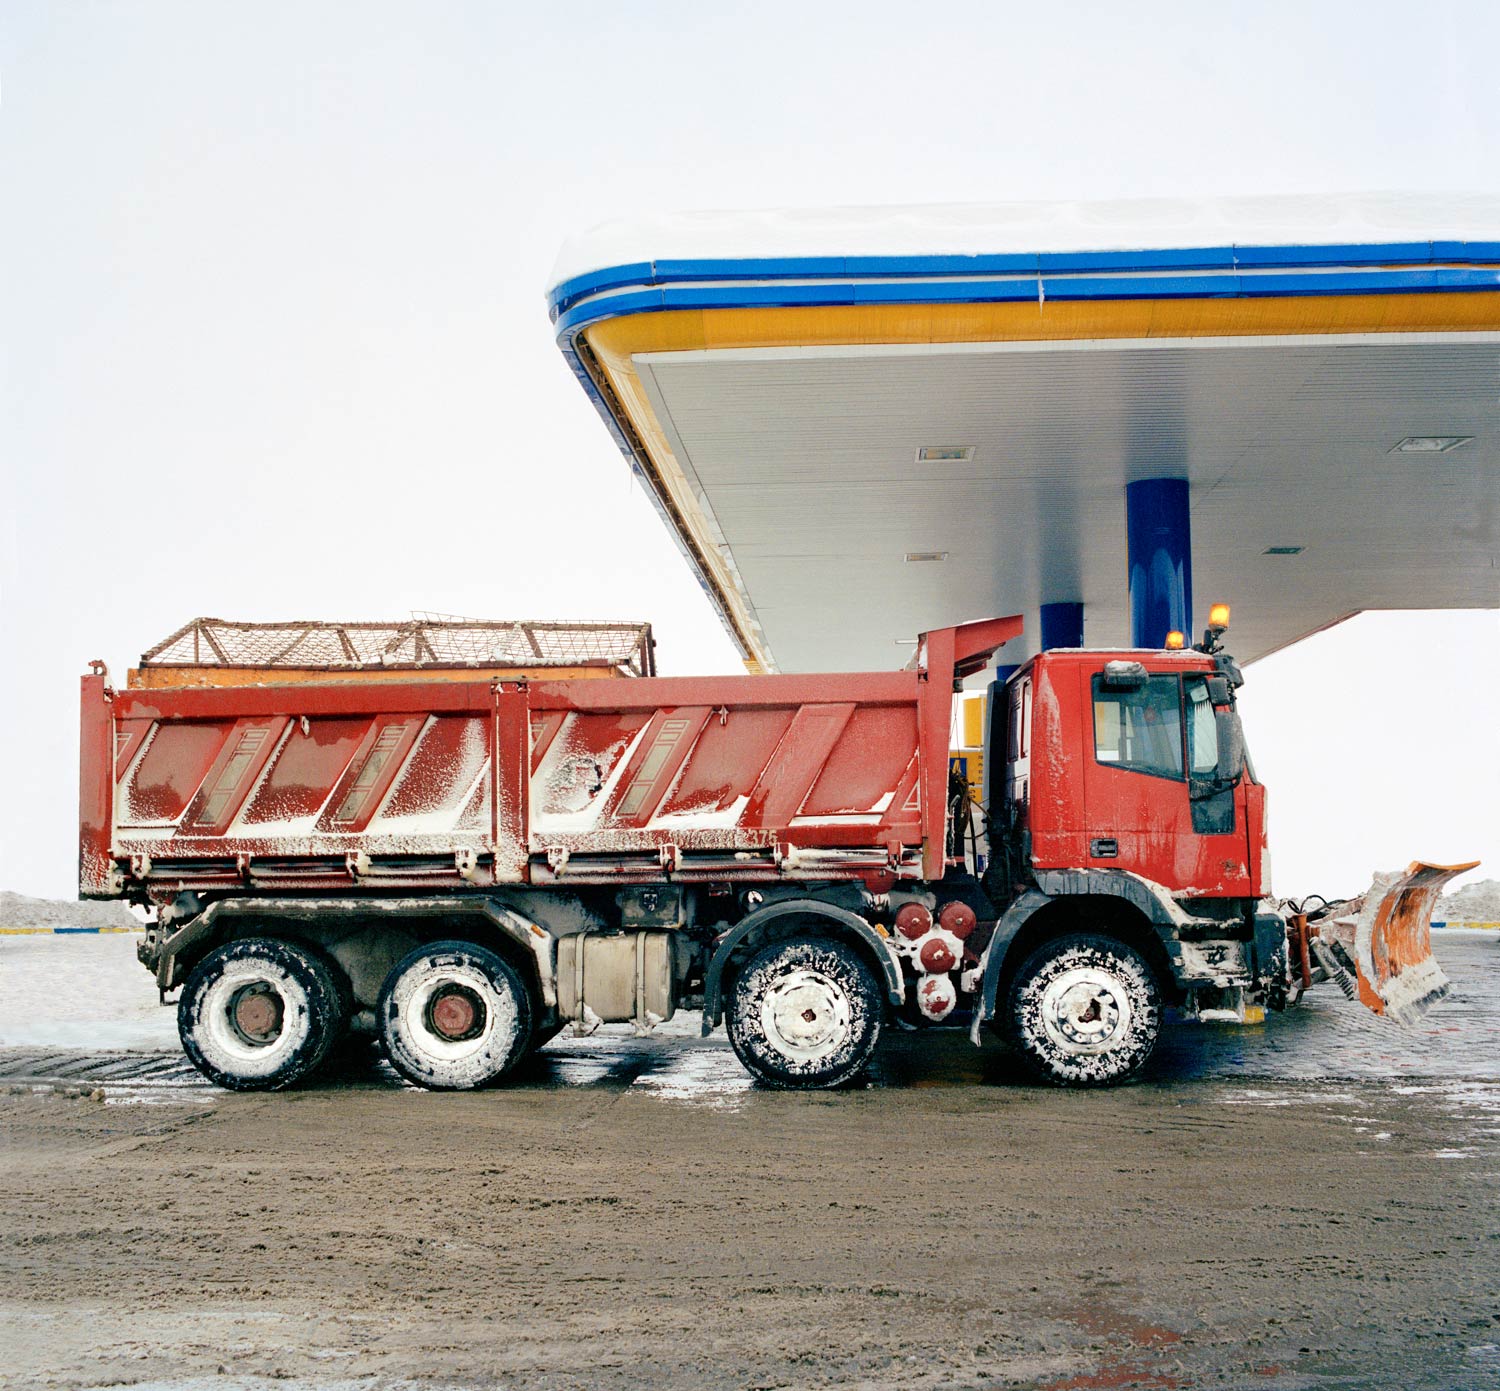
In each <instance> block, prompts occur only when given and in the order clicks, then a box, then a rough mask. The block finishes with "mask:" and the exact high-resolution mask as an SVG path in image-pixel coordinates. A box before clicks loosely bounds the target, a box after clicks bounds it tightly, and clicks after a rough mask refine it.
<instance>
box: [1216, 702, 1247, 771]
mask: <svg viewBox="0 0 1500 1391" xmlns="http://www.w3.org/2000/svg"><path fill="white" fill-rule="evenodd" d="M1214 733H1215V735H1216V736H1217V738H1218V742H1219V766H1218V768H1217V769H1216V770H1215V771H1216V776H1217V777H1218V779H1219V781H1220V782H1222V783H1235V782H1238V781H1239V780H1240V774H1241V773H1243V772H1244V771H1245V730H1244V726H1243V725H1241V724H1240V717H1239V715H1238V714H1237V713H1236V712H1235V711H1233V710H1216V711H1214Z"/></svg>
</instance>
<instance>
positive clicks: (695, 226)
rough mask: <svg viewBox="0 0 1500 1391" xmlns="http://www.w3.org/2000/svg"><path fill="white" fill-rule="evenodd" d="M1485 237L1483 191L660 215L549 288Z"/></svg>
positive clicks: (612, 233) (568, 256)
mask: <svg viewBox="0 0 1500 1391" xmlns="http://www.w3.org/2000/svg"><path fill="white" fill-rule="evenodd" d="M1496 238H1500V197H1497V196H1495V195H1493V194H1483V193H1442V194H1438V193H1397V192H1388V193H1350V194H1328V195H1306V194H1296V195H1290V194H1289V195H1281V196H1274V197H1254V198H1248V197H1247V198H1191V199H1190V198H1133V199H1115V200H1110V201H1105V202H1060V203H976V204H959V203H949V204H932V205H928V206H912V207H846V208H769V209H763V210H760V211H743V212H731V211H720V212H676V213H673V212H663V213H658V214H654V215H652V216H649V217H645V218H639V219H630V220H619V221H613V222H605V223H601V224H600V225H599V226H597V227H594V228H591V229H590V230H589V231H587V232H584V233H581V234H580V235H578V236H576V237H573V238H570V239H569V240H568V241H567V242H566V243H564V245H563V248H562V251H561V253H560V254H559V256H558V259H557V264H556V265H555V266H554V268H553V271H552V282H551V283H552V286H553V287H554V289H556V288H557V287H560V286H563V285H565V284H566V283H567V282H568V281H571V280H574V279H576V278H577V277H579V276H582V275H588V274H590V273H593V272H597V271H601V270H605V269H612V268H614V267H619V266H627V265H635V264H639V263H643V262H648V263H649V262H660V261H668V260H671V261H713V260H742V259H743V260H761V259H778V258H791V257H798V258H800V257H820V256H831V257H855V256H877V257H878V256H891V257H898V256H948V255H954V256H979V255H997V254H999V255H1003V254H1007V253H1015V254H1040V255H1045V254H1049V253H1054V252H1088V251H1140V250H1158V249H1160V250H1169V249H1171V250H1175V249H1180V248H1187V247H1215V246H1335V245H1349V246H1355V245H1371V244H1377V245H1378V244H1388V243H1411V242H1426V241H1438V240H1441V241H1449V240H1451V241H1493V240H1494V239H1496Z"/></svg>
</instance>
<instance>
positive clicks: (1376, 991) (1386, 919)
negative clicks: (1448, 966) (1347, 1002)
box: [1309, 860, 1478, 1024]
mask: <svg viewBox="0 0 1500 1391" xmlns="http://www.w3.org/2000/svg"><path fill="white" fill-rule="evenodd" d="M1476 864H1478V861H1477V860H1476V861H1474V862H1473V863H1472V864H1466V865H1429V864H1424V863H1422V862H1421V861H1420V860H1418V861H1414V862H1413V863H1412V864H1410V865H1408V866H1407V867H1406V872H1405V873H1404V874H1399V873H1398V874H1377V875H1376V876H1375V882H1374V884H1373V885H1372V886H1371V887H1370V890H1369V892H1368V893H1366V894H1364V895H1363V896H1362V897H1360V898H1356V899H1351V900H1349V901H1348V902H1347V903H1339V904H1335V905H1333V907H1332V910H1331V912H1330V913H1329V914H1328V915H1327V916H1326V917H1322V918H1320V919H1318V920H1317V921H1316V922H1315V923H1310V924H1309V928H1310V930H1311V931H1312V933H1314V934H1315V937H1314V952H1315V954H1316V955H1317V956H1318V958H1319V960H1320V962H1322V963H1323V964H1324V967H1325V970H1326V971H1327V973H1328V974H1329V975H1330V976H1333V977H1334V979H1335V980H1338V981H1339V984H1340V985H1341V986H1343V988H1344V990H1345V993H1346V994H1350V995H1351V998H1358V999H1359V1001H1360V1002H1361V1003H1362V1004H1364V1005H1367V1006H1368V1007H1369V1008H1370V1009H1372V1010H1374V1011H1375V1013H1376V1014H1383V1015H1385V1016H1386V1017H1387V1018H1390V1019H1394V1020H1395V1021H1396V1022H1397V1023H1398V1024H1415V1023H1417V1022H1418V1021H1419V1020H1420V1019H1421V1018H1422V1016H1423V1015H1425V1014H1426V1013H1427V1011H1428V1010H1429V1009H1430V1008H1431V1007H1432V1006H1433V1005H1434V1004H1436V1003H1437V1002H1438V1001H1439V1000H1441V999H1442V998H1443V997H1444V996H1445V995H1447V994H1448V993H1449V992H1450V991H1451V990H1452V988H1453V987H1452V985H1451V983H1450V982H1449V980H1448V977H1447V976H1446V975H1444V974H1443V970H1442V967H1440V966H1439V965H1438V964H1437V961H1436V960H1435V959H1434V958H1433V955H1432V933H1431V925H1432V910H1433V908H1434V906H1435V905H1436V904H1437V899H1438V895H1439V894H1440V893H1441V892H1442V891H1443V886H1444V885H1445V884H1447V883H1448V881H1449V880H1451V879H1453V878H1454V877H1455V876H1456V875H1459V874H1463V873H1464V872H1465V871H1466V870H1470V869H1473V868H1474V867H1475V865H1476ZM1319 945H1321V947H1322V948H1323V950H1318V946H1319ZM1325 952H1326V953H1327V954H1329V955H1336V956H1337V957H1338V958H1339V962H1340V963H1341V964H1342V965H1343V966H1344V967H1346V968H1352V971H1353V975H1354V980H1353V982H1352V984H1353V991H1352V992H1351V991H1350V989H1349V986H1348V985H1347V984H1345V980H1347V976H1344V979H1343V980H1340V976H1341V975H1343V974H1344V973H1342V972H1340V971H1338V970H1336V969H1331V967H1332V963H1329V962H1327V961H1325V959H1324V958H1325Z"/></svg>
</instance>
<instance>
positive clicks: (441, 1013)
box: [427, 982, 484, 1043]
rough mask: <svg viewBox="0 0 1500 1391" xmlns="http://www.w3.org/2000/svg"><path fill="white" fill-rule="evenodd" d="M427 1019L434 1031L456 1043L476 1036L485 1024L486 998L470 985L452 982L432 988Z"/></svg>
mask: <svg viewBox="0 0 1500 1391" xmlns="http://www.w3.org/2000/svg"><path fill="white" fill-rule="evenodd" d="M427 1023H428V1025H429V1027H430V1028H431V1029H432V1031H433V1033H435V1034H437V1035H439V1036H440V1037H442V1038H445V1039H447V1040H449V1041H450V1042H453V1043H458V1042H461V1041H462V1040H464V1039H466V1038H474V1037H475V1036H476V1035H478V1034H479V1033H480V1032H482V1031H483V1028H484V1001H482V1000H481V999H480V998H479V996H478V995H476V994H475V993H474V992H473V991H472V990H470V989H469V988H468V987H467V986H465V985H459V984H458V983H457V982H449V983H447V984H445V985H442V986H440V987H439V988H438V989H437V990H435V991H434V992H433V994H432V998H431V1000H430V1001H429V1002H428V1006H427Z"/></svg>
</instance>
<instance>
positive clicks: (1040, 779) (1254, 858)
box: [992, 650, 1270, 903]
mask: <svg viewBox="0 0 1500 1391" xmlns="http://www.w3.org/2000/svg"><path fill="white" fill-rule="evenodd" d="M1224 666H1225V663H1224V661H1223V659H1221V658H1216V657H1214V656H1210V655H1208V654H1206V653H1202V652H1196V651H1193V652H1171V651H1120V652H1104V653H1101V652H1089V651H1081V650H1063V651H1056V652H1048V653H1044V654H1043V655H1041V656H1039V657H1035V658H1033V659H1032V660H1031V661H1029V662H1027V663H1026V665H1025V666H1023V667H1022V668H1021V669H1020V670H1019V671H1018V672H1017V673H1016V674H1015V675H1014V676H1013V677H1012V678H1011V680H1010V681H1009V682H1008V683H1007V684H1006V685H1005V687H1004V688H1003V695H1002V697H1001V698H1002V700H1003V702H1004V718H1003V721H1000V722H998V724H999V728H1000V730H1001V738H1002V739H1003V746H1002V747H1000V748H997V749H995V750H994V754H995V758H994V762H993V763H992V766H994V767H1003V769H1004V780H1003V792H1004V796H1003V809H1002V834H1003V836H1005V837H1006V838H1008V839H1009V840H1011V841H1012V842H1013V856H1014V858H1015V859H1018V860H1023V861H1024V863H1025V864H1026V865H1027V866H1029V867H1030V869H1031V870H1032V871H1033V872H1034V871H1037V870H1043V871H1045V870H1064V869H1075V868H1084V869H1102V870H1118V871H1124V872H1126V873H1129V874H1133V875H1138V876H1140V877H1141V878H1143V879H1146V880H1149V881H1150V882H1152V883H1154V884H1159V885H1161V886H1163V887H1164V888H1166V889H1167V890H1168V892H1169V893H1170V894H1171V895H1172V897H1174V898H1179V899H1184V900H1189V901H1191V900H1198V899H1206V900H1238V901H1241V902H1248V903H1253V902H1255V901H1256V900H1257V899H1260V898H1261V897H1263V896H1265V895H1266V894H1268V893H1269V892H1270V884H1269V882H1268V880H1269V875H1268V867H1267V857H1266V850H1265V842H1266V835H1265V830H1266V828H1265V789H1264V788H1263V787H1261V785H1260V784H1259V783H1258V782H1257V781H1256V780H1255V776H1254V772H1253V769H1252V768H1251V767H1250V765H1249V763H1248V761H1247V760H1246V759H1245V758H1244V756H1243V748H1244V740H1243V736H1242V734H1241V733H1240V730H1239V716H1238V714H1237V713H1236V712H1235V710H1234V690H1233V682H1232V680H1231V679H1230V677H1229V676H1227V675H1226V674H1225V671H1224V669H1223V668H1224ZM997 790H999V788H997ZM1015 852H1019V853H1015Z"/></svg>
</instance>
